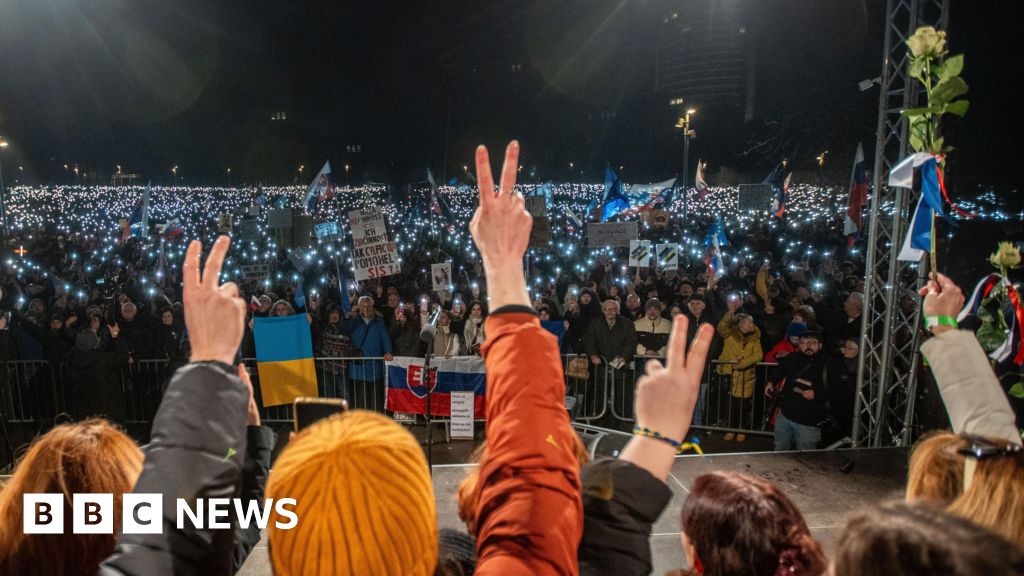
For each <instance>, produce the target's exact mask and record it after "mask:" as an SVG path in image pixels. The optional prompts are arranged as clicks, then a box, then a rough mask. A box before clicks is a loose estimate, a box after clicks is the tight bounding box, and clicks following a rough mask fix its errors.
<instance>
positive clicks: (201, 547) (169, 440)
mask: <svg viewBox="0 0 1024 576" xmlns="http://www.w3.org/2000/svg"><path fill="white" fill-rule="evenodd" d="M248 404H249V388H248V387H247V386H246V385H245V384H243V383H242V381H241V380H239V378H238V376H237V374H236V373H235V371H234V369H233V368H232V367H230V366H228V365H226V364H220V363H215V362H203V363H193V364H189V365H187V366H184V367H182V368H180V369H179V370H178V371H177V372H175V374H174V377H173V378H172V379H171V382H170V384H169V385H168V387H167V392H166V393H165V394H164V398H163V401H162V402H161V404H160V410H159V411H158V412H157V414H156V418H155V419H154V421H153V429H152V434H151V438H152V442H151V443H150V445H149V449H148V451H147V453H146V460H145V462H144V464H143V467H142V474H141V475H140V476H139V480H138V482H136V484H135V488H134V490H133V492H135V493H140V494H154V493H155V494H162V495H163V499H164V505H163V534H122V535H121V537H120V538H119V539H118V541H117V547H116V548H115V549H114V554H112V555H111V556H110V557H109V558H107V559H106V560H105V561H104V562H103V564H102V565H101V566H100V568H99V570H98V571H97V573H96V574H97V576H143V575H146V576H170V575H177V574H189V575H205V574H209V575H211V576H223V575H224V574H231V571H232V564H233V559H234V558H235V549H234V546H233V540H234V533H233V532H232V531H231V530H198V529H194V528H191V527H190V525H189V523H188V521H186V522H185V528H183V529H182V530H178V529H177V526H176V524H177V519H176V512H177V505H176V500H177V499H178V498H184V499H185V500H187V501H189V502H195V501H196V499H198V498H203V499H204V500H206V499H209V498H233V497H235V496H236V494H237V493H238V490H239V484H240V482H241V478H242V469H243V460H244V456H243V455H245V454H246V453H247V442H246V436H247V431H246V413H247V411H246V408H247V406H248Z"/></svg>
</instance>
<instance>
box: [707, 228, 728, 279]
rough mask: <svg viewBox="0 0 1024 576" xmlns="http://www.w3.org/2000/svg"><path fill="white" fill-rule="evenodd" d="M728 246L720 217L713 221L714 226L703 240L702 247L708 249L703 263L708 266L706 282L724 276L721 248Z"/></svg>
mask: <svg viewBox="0 0 1024 576" xmlns="http://www.w3.org/2000/svg"><path fill="white" fill-rule="evenodd" d="M728 245H729V238H728V237H727V236H726V235H725V224H724V223H723V222H722V217H721V216H719V217H718V219H717V220H715V225H714V226H712V227H711V230H709V231H708V235H707V236H706V237H705V238H704V246H707V247H708V251H707V254H706V255H705V257H704V263H705V264H707V266H708V282H709V283H710V282H712V281H714V280H718V279H719V278H721V277H722V276H723V275H724V274H725V263H724V261H723V260H722V246H728Z"/></svg>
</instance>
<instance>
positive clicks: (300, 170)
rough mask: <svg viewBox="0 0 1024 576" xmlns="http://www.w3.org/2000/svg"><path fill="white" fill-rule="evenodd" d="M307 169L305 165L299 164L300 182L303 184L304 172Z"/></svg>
mask: <svg viewBox="0 0 1024 576" xmlns="http://www.w3.org/2000/svg"><path fill="white" fill-rule="evenodd" d="M305 169H306V165H305V164H299V182H302V171H303V170H305Z"/></svg>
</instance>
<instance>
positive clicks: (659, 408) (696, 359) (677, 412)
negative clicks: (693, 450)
mask: <svg viewBox="0 0 1024 576" xmlns="http://www.w3.org/2000/svg"><path fill="white" fill-rule="evenodd" d="M689 323H690V322H689V320H688V319H687V317H686V315H685V314H680V315H678V316H676V317H675V319H674V320H673V321H672V334H671V335H669V339H668V350H667V352H666V355H665V365H664V366H662V365H661V362H659V361H657V360H648V361H647V365H646V370H645V371H644V375H643V376H641V377H640V379H639V380H638V381H637V383H636V421H637V424H638V425H639V426H645V427H647V428H650V429H652V430H657V431H658V432H660V433H661V434H663V435H665V436H668V437H669V438H672V439H673V440H680V441H681V440H682V439H683V437H684V436H685V435H686V432H687V430H689V428H690V420H691V419H692V418H693V409H694V407H695V406H696V405H697V393H698V392H699V391H700V381H701V377H702V376H703V375H704V361H705V359H706V358H707V355H708V348H709V347H710V346H711V337H712V335H713V334H714V330H713V329H712V328H711V325H710V324H703V325H702V326H701V327H700V328H699V329H698V330H697V335H696V337H695V338H694V341H693V345H692V346H691V347H690V352H689V354H687V353H686V335H687V330H688V328H689Z"/></svg>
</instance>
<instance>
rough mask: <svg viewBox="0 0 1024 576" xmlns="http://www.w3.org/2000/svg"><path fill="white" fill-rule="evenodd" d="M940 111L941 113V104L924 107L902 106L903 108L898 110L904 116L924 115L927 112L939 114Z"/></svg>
mask: <svg viewBox="0 0 1024 576" xmlns="http://www.w3.org/2000/svg"><path fill="white" fill-rule="evenodd" d="M941 113H942V107H941V106H927V107H924V108H904V109H903V110H900V114H903V115H904V116H907V117H914V116H926V115H928V114H941Z"/></svg>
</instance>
